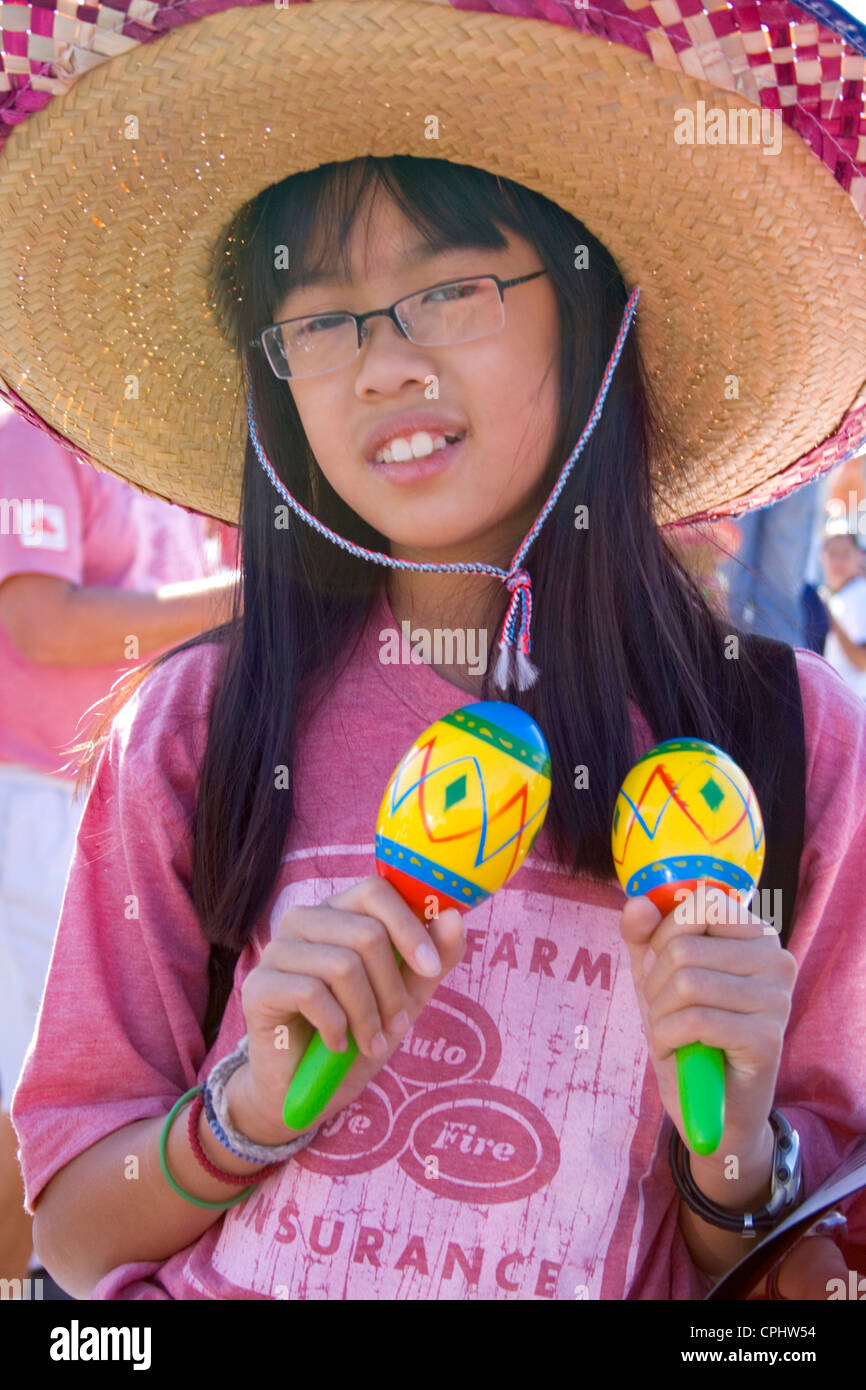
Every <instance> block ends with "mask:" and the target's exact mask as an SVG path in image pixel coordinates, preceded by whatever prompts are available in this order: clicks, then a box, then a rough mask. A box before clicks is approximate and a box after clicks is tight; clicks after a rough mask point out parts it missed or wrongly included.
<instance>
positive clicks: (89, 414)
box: [0, 0, 866, 524]
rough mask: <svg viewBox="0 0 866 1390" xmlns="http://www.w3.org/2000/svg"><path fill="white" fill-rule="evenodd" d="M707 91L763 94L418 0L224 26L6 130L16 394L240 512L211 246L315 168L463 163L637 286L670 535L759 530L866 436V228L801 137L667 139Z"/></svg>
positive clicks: (236, 445)
mask: <svg viewBox="0 0 866 1390" xmlns="http://www.w3.org/2000/svg"><path fill="white" fill-rule="evenodd" d="M701 101H703V102H704V103H705V104H706V106H708V107H713V108H717V109H718V108H722V109H724V110H726V111H727V110H729V109H734V108H737V109H742V107H743V105H744V104H743V103H742V102H738V101H737V100H735V98H734V97H733V96H732V95H731V94H729V93H727V92H723V91H721V90H719V89H717V88H714V87H712V86H710V85H709V84H708V83H706V82H704V81H701V80H699V79H696V78H692V77H689V76H687V75H686V74H684V73H683V72H681V71H673V70H669V69H665V68H661V67H658V66H656V65H655V64H654V63H653V62H652V61H651V60H650V59H649V58H646V57H644V56H643V55H641V54H640V53H637V52H635V51H634V50H631V49H627V48H624V47H622V46H620V45H618V44H613V43H609V42H608V41H607V40H604V39H599V38H595V37H593V36H591V35H588V34H585V33H580V32H578V31H576V30H572V29H569V28H566V27H563V26H559V25H554V24H551V23H546V22H541V21H533V20H527V19H525V18H512V17H508V16H504V15H499V14H487V13H484V14H482V13H476V12H471V11H456V10H454V9H452V8H451V6H450V5H449V6H445V5H439V4H431V3H420V2H419V0H313V3H308V4H302V5H292V6H290V7H288V8H285V9H277V8H274V9H271V8H270V7H267V6H254V7H251V8H246V7H243V8H235V9H230V10H224V11H222V12H220V13H216V14H212V15H209V16H207V17H206V18H204V19H201V20H198V21H196V22H195V23H193V24H188V25H185V26H184V27H181V28H178V29H176V30H173V31H172V32H171V33H169V34H168V35H166V36H165V37H163V38H161V39H160V40H159V41H158V42H156V43H152V44H149V45H139V46H137V47H136V48H134V49H133V50H131V51H130V52H127V53H122V54H119V55H118V56H116V57H115V58H113V59H111V60H110V61H108V62H104V63H102V64H101V65H100V66H98V67H95V68H94V69H93V70H92V71H90V72H87V73H85V74H84V75H82V77H81V78H79V80H78V81H77V82H76V83H75V86H74V88H73V89H72V90H71V91H70V92H69V93H68V94H66V95H65V96H61V97H57V98H56V99H55V100H53V101H52V102H51V103H50V104H49V105H48V106H47V107H46V108H45V109H44V110H42V111H40V112H37V113H35V114H34V115H33V116H32V117H31V118H30V119H29V120H28V121H27V122H26V123H24V124H23V125H22V126H20V127H18V128H17V129H15V130H14V131H13V133H12V135H11V136H10V137H9V139H8V140H7V142H6V145H5V147H4V150H3V154H2V158H0V204H2V206H3V209H4V215H3V219H2V223H3V225H2V230H0V324H2V332H0V379H2V381H3V383H5V384H6V386H7V387H8V388H9V389H10V390H11V391H12V392H14V393H16V394H17V395H18V396H20V397H21V398H23V399H24V400H26V401H27V402H28V403H29V404H30V405H31V406H32V407H33V408H34V409H35V410H36V411H37V412H38V413H39V415H40V416H42V417H43V418H44V419H45V420H47V421H48V422H49V423H50V424H52V425H53V426H54V427H55V428H56V429H57V430H58V431H60V433H61V434H62V435H63V436H64V437H66V438H67V439H69V440H70V441H72V443H73V444H74V445H75V446H76V448H77V449H78V450H80V451H81V453H82V454H84V455H85V456H86V457H88V458H90V459H91V460H93V461H95V462H97V463H99V464H101V465H103V466H105V467H107V468H108V469H109V470H110V471H112V472H114V473H116V474H117V475H118V476H120V477H123V478H125V479H127V480H129V481H131V482H134V483H136V484H137V485H139V486H142V487H144V488H145V489H147V490H148V491H150V492H153V493H154V494H156V495H157V496H162V497H166V498H170V499H171V500H173V501H176V502H180V503H182V504H183V505H185V506H187V507H191V508H192V509H194V510H196V511H201V512H205V513H209V514H211V515H214V516H218V517H220V518H222V519H223V520H228V521H233V522H234V521H237V519H238V508H239V498H240V482H241V470H242V463H243V444H244V440H245V433H246V403H245V397H244V389H243V380H242V373H241V369H240V365H239V363H238V362H237V360H236V358H235V356H234V354H233V351H232V348H231V346H230V344H229V343H228V342H227V340H226V338H225V337H224V336H223V331H222V329H221V326H220V324H219V322H218V315H217V314H216V312H215V306H214V303H213V302H212V299H211V280H210V277H211V269H212V264H213V246H214V242H215V240H216V238H217V236H218V234H219V232H220V231H221V229H222V228H223V227H224V225H225V223H226V222H227V220H228V218H229V216H230V215H231V213H232V212H234V211H235V209H236V208H237V207H238V206H239V205H240V204H241V203H243V202H245V201H246V200H247V199H248V198H250V197H252V196H253V195H254V194H255V193H257V192H258V191H259V190H260V189H261V188H262V187H263V186H265V185H266V184H269V183H272V182H276V181H278V180H279V179H282V178H284V177H285V176H286V175H288V174H291V173H294V172H296V171H298V170H302V169H309V168H313V167H315V166H317V165H319V164H322V163H326V162H329V161H331V160H348V159H352V158H355V157H356V156H358V155H361V154H374V155H391V154H395V153H400V154H414V155H417V156H422V157H434V158H442V159H450V160H453V161H455V162H457V163H462V164H474V165H479V166H481V167H483V168H486V169H491V170H493V171H494V172H496V173H499V174H501V175H504V176H507V177H508V178H511V179H515V180H516V181H518V182H520V183H522V184H525V185H526V186H527V187H529V188H533V189H536V190H538V191H540V192H542V193H544V194H545V195H546V196H548V197H550V198H552V199H553V200H554V201H556V202H557V203H559V204H561V206H563V207H564V208H566V209H568V210H569V211H571V212H573V213H574V214H575V215H576V216H577V217H578V218H580V219H581V220H582V221H583V222H584V223H585V224H586V226H587V227H588V228H589V230H590V231H591V232H592V233H593V234H594V235H595V236H597V237H598V238H599V239H600V240H601V241H603V242H604V243H605V244H606V245H607V246H608V248H609V249H610V251H611V252H612V254H613V255H614V257H615V258H616V260H617V263H618V264H619V266H620V269H621V271H622V273H623V275H624V277H625V279H626V283H627V288H629V289H630V288H631V287H633V286H634V285H635V284H639V285H640V286H641V291H642V293H641V298H640V302H639V307H638V314H637V319H636V323H635V329H634V330H633V331H636V332H637V335H638V340H639V342H640V346H641V348H642V351H643V353H644V356H645V358H646V361H647V364H648V367H649V370H650V373H651V376H652V377H653V379H654V381H655V383H656V385H657V388H658V392H659V396H660V398H661V401H662V403H663V407H664V411H665V427H666V429H667V430H669V431H670V432H671V434H672V436H673V438H674V439H676V440H677V441H679V442H680V444H681V449H680V471H679V475H678V480H677V484H676V487H675V488H674V489H673V490H671V489H670V488H668V489H667V490H666V491H665V492H664V493H661V494H660V495H659V499H658V504H657V520H658V521H659V522H660V523H661V524H664V523H666V522H672V521H676V520H682V519H687V518H693V517H697V516H706V515H722V514H725V513H731V512H736V511H742V510H743V509H744V508H745V507H747V506H748V505H749V504H750V503H749V499H750V497H754V496H755V495H756V493H757V492H759V491H760V490H761V488H764V489H766V485H767V484H768V483H770V482H771V481H772V480H773V479H775V478H778V477H779V475H780V474H781V473H782V471H783V470H784V469H786V468H787V467H788V466H789V465H790V464H791V463H792V461H796V460H801V459H802V458H804V457H805V456H809V455H810V453H811V451H814V450H816V449H817V448H818V447H819V446H820V445H821V444H822V443H823V442H824V441H825V440H827V439H828V438H829V437H830V436H832V435H833V434H834V433H835V432H836V431H837V430H838V429H839V426H840V422H842V421H843V420H845V419H846V417H850V416H851V414H852V412H855V413H856V412H857V411H859V410H860V409H861V407H862V408H863V418H864V424H863V436H866V366H864V364H866V229H864V225H863V221H862V220H861V218H860V217H859V215H858V212H857V210H856V208H855V207H854V205H853V203H852V202H851V200H850V198H849V197H848V196H847V195H846V194H845V192H844V191H843V189H842V188H841V187H840V186H839V185H838V183H837V182H836V181H835V180H834V178H833V176H832V174H831V172H830V171H829V170H828V169H827V168H826V166H825V165H824V164H822V163H821V162H820V161H819V160H816V159H815V158H814V157H813V156H812V154H811V152H810V151H809V149H808V148H807V147H806V145H805V144H804V143H803V141H802V140H801V139H800V138H799V136H797V135H796V134H795V133H794V132H793V131H792V130H790V129H789V128H787V127H783V128H782V129H781V130H780V132H779V134H780V139H781V148H780V149H779V151H778V153H775V154H771V153H768V152H767V150H766V148H765V147H764V146H762V145H761V144H749V143H728V144H718V145H699V144H695V145H688V144H682V145H680V144H677V143H676V141H675V138H674V130H675V126H676V116H675V113H676V112H677V111H678V110H681V109H683V108H686V107H690V108H692V109H693V110H696V109H697V104H698V103H699V102H701ZM430 113H434V114H435V115H436V116H437V119H438V139H435V140H430V139H427V138H426V137H425V131H426V130H428V129H429V126H428V124H427V122H426V118H427V116H428V115H429V114H430ZM130 117H134V118H135V119H136V120H137V123H138V131H139V134H138V137H137V138H136V139H132V140H130V139H128V138H126V131H127V130H128V129H129V125H128V122H129V118H130ZM579 273H580V271H579V270H575V274H579ZM132 384H134V385H132ZM858 418H859V417H858ZM780 486H781V487H782V490H784V485H783V484H780Z"/></svg>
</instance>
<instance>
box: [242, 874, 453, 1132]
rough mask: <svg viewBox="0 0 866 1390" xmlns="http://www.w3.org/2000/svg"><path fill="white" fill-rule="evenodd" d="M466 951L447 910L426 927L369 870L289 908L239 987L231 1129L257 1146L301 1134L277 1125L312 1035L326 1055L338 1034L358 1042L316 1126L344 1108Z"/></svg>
mask: <svg viewBox="0 0 866 1390" xmlns="http://www.w3.org/2000/svg"><path fill="white" fill-rule="evenodd" d="M395 947H396V949H397V950H398V951H399V952H400V955H401V957H402V962H401V964H399V965H398V964H397V960H396V957H395V955H394V948H395ZM424 947H427V948H428V950H429V948H430V947H432V948H433V958H432V959H431V960H430V961H429V962H425V961H424V960H423V959H422V955H423V949H424ZM465 950H466V938H465V936H464V934H463V919H462V916H461V914H460V913H459V912H458V911H457V909H456V908H449V909H447V910H446V911H445V912H443V913H442V914H441V916H439V917H434V918H433V919H432V921H431V922H430V925H429V928H425V927H424V926H423V925H422V923H421V922H420V921H419V920H418V918H417V917H416V916H415V914H414V912H413V911H412V910H411V908H409V907H408V906H407V905H406V903H405V902H404V901H403V899H402V898H401V897H400V894H399V893H398V892H397V890H396V888H394V886H393V885H392V884H391V883H389V882H388V881H387V879H384V878H380V877H379V876H378V874H371V875H370V876H369V877H367V878H364V879H362V880H361V881H360V883H356V884H353V886H352V887H351V888H347V889H346V890H345V891H344V892H342V893H334V894H333V896H332V897H330V898H327V899H326V900H325V902H324V903H322V904H320V905H319V906H317V907H291V908H289V909H288V910H287V911H286V912H285V913H284V914H283V916H282V917H281V918H280V920H279V923H278V924H277V929H276V935H275V936H274V937H273V939H272V940H271V941H269V942H268V944H267V946H266V947H265V948H264V950H263V952H262V958H261V960H260V961H259V964H258V965H257V966H256V967H255V968H254V969H253V970H251V971H250V973H249V975H248V976H247V978H246V979H245V980H244V983H243V987H242V989H241V1002H242V1006H243V1011H244V1017H245V1019H246V1023H247V1037H248V1040H249V1065H246V1066H242V1067H240V1068H238V1070H237V1071H236V1072H234V1073H233V1075H232V1076H231V1077H230V1078H229V1081H228V1084H227V1086H226V1096H227V1099H228V1102H229V1113H230V1115H231V1118H232V1123H233V1124H235V1125H236V1127H237V1128H238V1129H239V1130H240V1131H241V1132H242V1133H244V1134H246V1135H247V1137H248V1138H249V1139H251V1140H252V1141H253V1142H254V1143H258V1144H286V1143H288V1142H289V1141H290V1140H291V1139H292V1138H293V1137H295V1136H296V1135H297V1134H298V1133H301V1132H302V1131H298V1130H292V1129H288V1128H287V1127H286V1125H285V1124H284V1123H283V1118H282V1116H283V1106H284V1104H285V1099H286V1092H287V1091H288V1088H289V1085H290V1083H291V1080H292V1077H293V1076H294V1075H295V1072H296V1071H297V1069H298V1066H299V1065H300V1062H301V1059H302V1057H303V1055H304V1053H305V1052H306V1050H307V1046H308V1044H309V1042H310V1039H311V1038H312V1036H313V1034H314V1033H315V1032H316V1030H318V1031H319V1032H320V1033H321V1035H322V1039H323V1041H324V1043H325V1045H326V1046H327V1047H329V1048H330V1049H331V1050H332V1051H342V1050H344V1049H343V1046H342V1045H343V1043H344V1042H345V1041H346V1030H347V1029H349V1031H350V1032H351V1034H352V1037H353V1038H354V1039H355V1042H356V1043H357V1044H358V1056H357V1057H356V1059H355V1061H354V1062H353V1064H352V1067H351V1069H350V1071H349V1072H348V1073H347V1075H346V1078H345V1080H344V1081H343V1084H342V1085H341V1086H340V1087H339V1089H338V1090H337V1091H336V1092H335V1093H334V1095H333V1097H332V1099H331V1101H330V1102H329V1104H328V1105H327V1106H326V1107H325V1108H324V1109H323V1110H322V1112H321V1114H320V1115H319V1116H318V1117H317V1119H316V1121H315V1123H316V1126H317V1127H318V1126H319V1125H321V1124H322V1123H324V1121H325V1120H327V1119H328V1118H330V1116H331V1115H334V1114H337V1113H338V1112H339V1111H340V1110H342V1109H344V1107H345V1106H346V1105H348V1103H349V1102H350V1101H351V1100H354V1098H355V1097H356V1096H358V1095H360V1093H361V1091H363V1089H364V1087H365V1086H366V1085H367V1082H368V1081H369V1080H370V1079H371V1077H373V1076H375V1075H376V1073H377V1072H378V1071H379V1070H380V1069H381V1068H382V1067H383V1066H384V1065H385V1063H386V1062H387V1061H388V1059H389V1057H390V1056H391V1054H392V1053H393V1052H394V1051H396V1049H397V1048H398V1047H399V1045H400V1041H401V1039H402V1038H403V1037H405V1035H406V1033H407V1032H408V1031H409V1029H410V1028H411V1026H412V1024H413V1023H414V1021H415V1019H416V1018H417V1017H418V1015H419V1014H420V1012H421V1010H422V1009H423V1008H424V1006H425V1005H426V1004H427V1002H428V1000H430V999H431V998H432V996H433V995H434V993H435V992H436V990H437V988H438V987H439V984H440V983H441V981H442V980H443V979H444V978H445V976H446V975H447V974H448V973H449V971H451V970H453V969H454V966H455V965H457V964H458V963H459V962H460V961H461V960H462V959H463V955H464V952H465ZM401 1014H405V1018H404V1019H402V1020H401V1018H400V1015H401ZM286 1029H287V1031H288V1047H286V1046H285V1031H284V1030H286ZM378 1033H381V1034H383V1035H384V1041H385V1046H384V1049H383V1050H381V1051H380V1052H377V1051H375V1049H374V1046H373V1043H374V1039H375V1037H376V1035H377V1034H378ZM304 1132H308V1131H304Z"/></svg>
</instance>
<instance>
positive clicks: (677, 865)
mask: <svg viewBox="0 0 866 1390" xmlns="http://www.w3.org/2000/svg"><path fill="white" fill-rule="evenodd" d="M693 878H713V879H716V880H717V881H718V882H719V883H726V884H728V886H729V887H730V888H736V890H737V892H738V893H744V892H746V891H748V889H750V888H754V886H755V880H754V879H753V878H752V876H751V874H747V873H746V871H745V869H740V868H738V867H737V865H736V864H730V863H729V862H728V861H727V860H725V859H714V858H713V857H712V856H711V855H708V854H678V855H677V856H676V858H671V859H660V860H658V861H657V862H656V863H655V864H647V866H646V868H645V869H640V870H639V872H638V873H636V874H632V876H631V878H630V879H629V881H628V883H627V884H626V888H625V891H626V896H627V897H629V898H637V897H640V896H642V895H643V894H644V893H649V892H651V891H652V889H653V888H659V887H660V886H661V885H662V884H663V883H679V882H680V880H685V881H688V880H689V879H693Z"/></svg>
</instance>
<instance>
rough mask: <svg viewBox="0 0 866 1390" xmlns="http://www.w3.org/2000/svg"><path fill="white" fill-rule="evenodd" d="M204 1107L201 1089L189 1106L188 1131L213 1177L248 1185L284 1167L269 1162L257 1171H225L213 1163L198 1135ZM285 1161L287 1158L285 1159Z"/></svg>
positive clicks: (195, 1148) (193, 1145) (191, 1144)
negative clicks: (199, 1119)
mask: <svg viewBox="0 0 866 1390" xmlns="http://www.w3.org/2000/svg"><path fill="white" fill-rule="evenodd" d="M203 1108H204V1091H199V1093H198V1095H197V1096H196V1098H195V1100H194V1101H193V1103H192V1105H191V1106H190V1107H189V1124H188V1125H187V1133H188V1134H189V1142H190V1146H191V1148H192V1151H193V1153H194V1154H195V1156H196V1158H197V1159H198V1161H199V1163H200V1164H201V1166H202V1168H205V1169H207V1171H208V1172H209V1173H210V1174H211V1176H212V1177H215V1178H219V1180H220V1182H229V1183H232V1184H233V1185H234V1186H237V1187H248V1186H249V1185H250V1183H254V1182H261V1180H262V1178H269V1177H270V1176H271V1173H276V1172H277V1171H278V1169H280V1168H282V1167H283V1163H269V1164H268V1165H267V1167H266V1168H260V1169H259V1171H258V1172H257V1173H224V1172H223V1171H222V1169H221V1168H217V1166H216V1164H214V1163H211V1161H210V1159H209V1158H208V1156H207V1154H206V1153H205V1151H204V1149H203V1148H202V1146H201V1141H200V1139H199V1137H198V1117H199V1115H200V1114H201V1112H202V1110H203ZM283 1162H285V1160H283Z"/></svg>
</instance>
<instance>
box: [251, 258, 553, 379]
mask: <svg viewBox="0 0 866 1390" xmlns="http://www.w3.org/2000/svg"><path fill="white" fill-rule="evenodd" d="M546 274H547V268H546V267H545V266H542V268H541V270H532V271H530V273H529V274H528V275H517V276H515V277H514V279H513V280H501V279H500V278H499V276H498V275H458V276H457V277H456V278H455V279H451V280H440V281H439V282H438V283H437V284H435V285H426V286H425V287H424V289H423V290H413V291H412V293H411V294H404V295H401V296H400V298H399V299H395V300H394V303H393V304H391V305H389V307H388V308H387V309H369V310H368V311H367V313H366V314H353V313H352V311H351V309H327V310H325V311H324V312H322V313H320V314H299V315H298V316H297V317H296V318H291V319H280V321H279V322H278V323H269V324H267V325H266V326H265V327H264V328H263V329H262V330H261V332H259V333H257V334H256V336H255V337H254V338H250V340H249V346H250V347H252V348H258V349H259V350H260V351H261V352H263V353H264V356H265V361H266V362H267V364H268V366H269V367H270V369H271V371H272V372H273V373H274V376H276V377H277V379H278V380H279V381H291V380H292V377H291V374H290V375H289V376H288V377H281V376H279V375H278V373H277V371H276V369H275V368H274V364H273V362H272V361H271V359H270V356H269V354H268V350H267V348H266V347H265V344H264V336H265V334H266V333H268V332H270V330H271V329H272V328H285V327H286V325H287V324H290V323H303V321H304V320H305V319H319V318H328V317H337V316H340V317H343V316H345V317H346V318H351V319H354V320H355V334H356V339H357V350H356V352H355V356H356V357H357V355H358V353H359V352H360V351H361V329H362V327H363V325H364V324H365V323H366V321H367V319H374V318H389V319H390V320H391V322H392V323H393V324H394V325H395V327H396V328H397V331H398V332H399V333H401V334H402V335H403V337H404V338H406V339H407V341H408V342H410V343H411V342H414V339H413V338H410V337H409V334H408V333H407V331H406V329H405V327H404V326H403V324H402V323H401V322H400V320H399V318H398V316H397V310H398V308H399V307H400V305H401V304H404V303H405V302H406V300H407V299H415V298H416V297H417V296H418V295H419V294H429V292H430V290H443V289H446V288H447V287H448V286H449V285H462V284H466V283H467V282H471V281H473V280H493V281H494V282H495V284H496V288H497V290H498V291H499V302H500V304H503V305H504V303H505V291H506V290H510V289H511V288H512V286H513V285H522V284H524V283H525V282H526V281H527V280H535V279H537V278H538V276H539V275H546ZM495 331H496V330H495V329H494V332H495ZM482 336H483V337H485V338H486V337H489V336H490V335H489V334H487V333H485V334H483V335H482ZM465 341H467V342H474V341H477V340H476V339H472V338H468V339H466V340H465ZM416 346H418V347H424V346H440V347H442V346H445V347H447V346H451V345H450V344H438V345H437V344H423V343H418V344H416ZM454 346H459V344H454ZM353 360H354V359H353V358H350V359H349V361H353ZM286 365H287V366H288V363H287V364H286ZM348 365H349V363H348V362H344V363H341V366H345V367H347V366H348ZM339 370H340V368H339V367H329V368H328V369H327V371H324V372H313V373H312V375H313V376H328V375H329V373H330V372H337V371H339ZM294 379H295V380H297V381H304V380H305V379H306V378H304V377H296V378H294Z"/></svg>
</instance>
